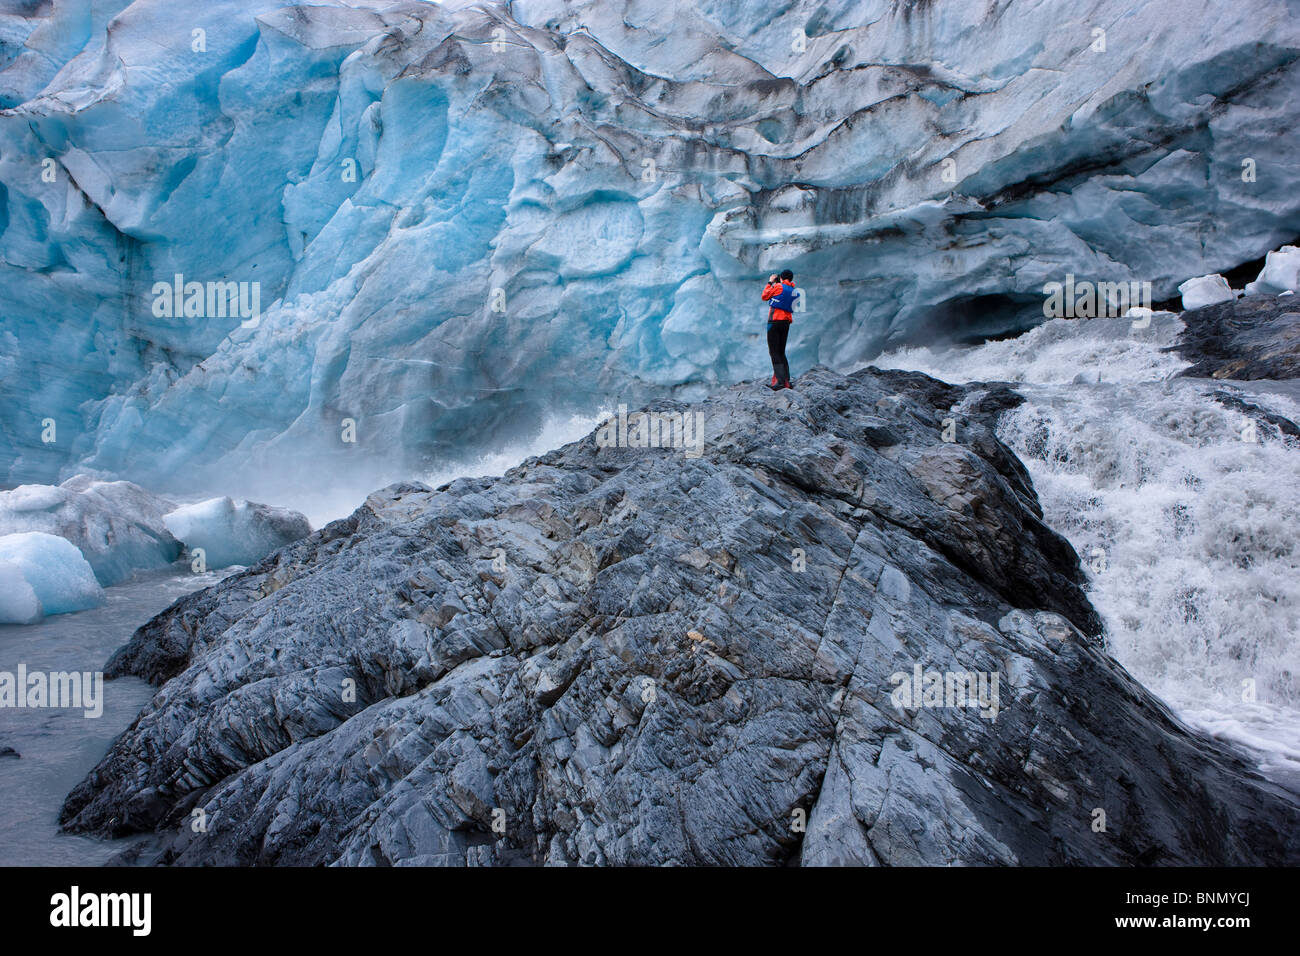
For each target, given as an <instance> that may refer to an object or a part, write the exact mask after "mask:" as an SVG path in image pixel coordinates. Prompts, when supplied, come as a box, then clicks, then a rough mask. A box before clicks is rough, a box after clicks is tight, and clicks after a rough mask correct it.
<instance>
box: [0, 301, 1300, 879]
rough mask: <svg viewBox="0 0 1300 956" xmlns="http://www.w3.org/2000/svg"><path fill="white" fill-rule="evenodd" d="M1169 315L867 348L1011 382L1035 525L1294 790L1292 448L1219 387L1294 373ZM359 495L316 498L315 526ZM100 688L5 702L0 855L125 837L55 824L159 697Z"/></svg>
mask: <svg viewBox="0 0 1300 956" xmlns="http://www.w3.org/2000/svg"><path fill="white" fill-rule="evenodd" d="M1180 328H1181V322H1180V321H1179V320H1178V319H1177V318H1175V317H1172V316H1165V315H1157V316H1156V318H1155V320H1154V321H1153V322H1152V323H1151V325H1150V326H1149V327H1148V328H1144V329H1134V328H1133V327H1132V325H1131V323H1130V322H1129V321H1128V320H1124V319H1092V320H1074V321H1070V320H1053V321H1050V322H1047V323H1045V324H1044V325H1042V326H1039V327H1038V328H1036V329H1034V330H1033V331H1031V332H1029V333H1026V334H1025V335H1023V336H1020V337H1019V338H1017V339H1012V340H1006V341H1000V342H990V343H987V344H984V345H980V346H975V347H968V348H961V349H952V350H941V349H928V348H916V349H905V350H901V351H897V352H892V353H889V354H886V355H883V356H881V357H879V358H878V359H876V360H875V361H874V362H872V363H871V364H873V365H876V366H878V367H881V368H904V369H915V370H918V371H923V372H926V373H928V374H930V375H934V376H935V377H937V378H940V379H944V380H945V381H950V382H970V381H1005V382H1011V383H1014V384H1015V387H1016V389H1017V390H1018V391H1019V392H1020V393H1021V394H1022V395H1023V396H1024V397H1025V399H1026V402H1025V403H1024V404H1023V405H1021V406H1020V407H1019V408H1016V409H1014V410H1012V411H1010V412H1008V413H1006V414H1005V415H1004V416H1003V418H1002V420H1001V423H1000V426H999V436H1000V437H1001V438H1002V440H1003V441H1004V442H1006V443H1007V444H1008V445H1009V446H1010V447H1011V448H1012V450H1013V451H1015V452H1016V454H1017V455H1019V456H1020V458H1021V460H1022V461H1023V462H1024V463H1025V465H1026V467H1027V468H1028V469H1029V471H1030V474H1031V475H1032V477H1033V481H1034V487H1035V489H1036V490H1037V492H1038V496H1039V499H1040V501H1041V503H1042V506H1043V511H1044V515H1045V518H1046V520H1047V523H1048V524H1049V525H1051V526H1052V527H1053V528H1055V529H1056V530H1057V531H1059V532H1060V533H1062V534H1063V535H1065V536H1066V538H1068V539H1069V540H1070V542H1071V543H1072V544H1073V545H1074V547H1075V549H1076V550H1077V551H1078V552H1079V555H1080V558H1081V559H1082V562H1083V566H1084V569H1085V573H1086V574H1087V576H1088V578H1089V597H1090V599H1091V600H1092V602H1093V604H1094V606H1095V607H1096V608H1097V610H1098V612H1099V613H1100V614H1101V615H1102V617H1103V619H1104V620H1105V623H1106V630H1107V635H1106V639H1107V642H1108V646H1109V649H1110V652H1111V654H1112V655H1113V656H1114V657H1115V658H1116V659H1117V660H1118V661H1119V662H1120V663H1121V664H1123V665H1124V667H1125V668H1126V669H1127V670H1128V671H1129V672H1130V673H1131V674H1132V675H1133V676H1134V677H1136V678H1137V679H1138V680H1139V681H1141V682H1142V683H1143V684H1145V685H1146V686H1147V687H1148V688H1150V689H1151V690H1152V691H1153V692H1155V693H1156V694H1158V695H1159V696H1160V697H1161V698H1162V699H1164V700H1165V701H1166V703H1168V704H1169V706H1170V707H1171V708H1172V709H1173V711H1174V712H1175V713H1176V714H1177V715H1178V717H1179V718H1180V719H1182V720H1183V721H1184V722H1185V723H1187V724H1188V725H1190V726H1192V727H1194V728H1196V729H1198V730H1200V731H1202V732H1204V733H1208V734H1211V735H1213V736H1215V737H1218V738H1220V739H1222V740H1225V741H1228V742H1231V743H1233V744H1234V745H1235V746H1237V747H1238V748H1239V749H1240V750H1242V751H1243V752H1244V753H1246V754H1247V755H1248V756H1249V757H1251V758H1252V759H1253V760H1254V761H1255V763H1256V764H1257V766H1258V767H1259V769H1260V771H1261V772H1262V773H1264V774H1265V775H1266V776H1268V777H1270V778H1272V779H1274V780H1276V781H1277V782H1279V783H1281V784H1283V785H1285V786H1288V787H1290V788H1291V789H1293V790H1297V791H1300V640H1298V639H1297V637H1298V635H1300V610H1298V608H1300V601H1297V598H1300V573H1298V572H1300V567H1298V565H1300V447H1297V446H1296V444H1295V443H1294V442H1292V443H1290V444H1288V443H1286V442H1284V441H1282V440H1280V439H1278V438H1277V436H1276V435H1274V434H1271V433H1269V432H1267V430H1263V429H1259V428H1252V427H1251V426H1250V421H1249V420H1248V419H1247V418H1246V417H1245V415H1244V414H1243V413H1242V412H1241V411H1240V410H1239V407H1234V406H1233V405H1232V403H1231V402H1229V403H1228V404H1225V403H1224V402H1223V401H1222V400H1221V397H1222V394H1223V393H1224V392H1229V393H1231V394H1232V395H1233V396H1234V397H1235V398H1236V399H1238V400H1240V401H1245V402H1248V403H1250V404H1253V405H1255V406H1257V407H1259V408H1261V409H1264V410H1266V411H1268V412H1271V413H1274V414H1279V415H1283V416H1285V417H1287V418H1290V419H1292V420H1293V421H1297V422H1300V386H1297V385H1296V384H1295V383H1289V382H1287V383H1278V382H1227V383H1224V382H1209V381H1204V380H1198V379H1181V378H1177V377H1175V376H1176V375H1177V373H1178V372H1179V371H1180V370H1181V369H1182V368H1184V367H1185V363H1183V362H1182V361H1180V360H1179V359H1177V358H1176V357H1175V356H1173V355H1172V354H1171V353H1168V352H1165V351H1163V349H1164V348H1165V347H1167V346H1168V345H1170V344H1171V343H1172V342H1173V340H1174V338H1175V337H1176V335H1177V332H1178V331H1179V329H1180ZM796 388H797V383H796ZM1216 393H1218V394H1219V397H1216ZM604 411H607V410H603V411H602V413H598V414H597V415H594V416H592V417H591V418H572V419H566V420H564V421H556V422H553V423H551V424H550V425H548V427H547V429H546V430H545V431H544V433H543V434H542V435H539V436H538V437H537V439H535V440H534V441H532V442H529V443H527V445H526V446H520V447H518V448H514V449H507V450H503V451H502V452H501V453H499V454H497V455H494V456H490V457H488V458H483V459H479V460H477V461H474V462H470V463H467V464H466V465H465V466H462V467H457V468H454V469H448V470H447V471H446V472H444V473H439V474H437V475H428V476H425V477H424V480H425V481H426V482H427V483H429V484H434V485H436V484H439V483H441V482H443V481H448V480H451V479H452V478H454V477H458V476H460V475H469V474H500V473H502V472H504V471H505V470H507V469H508V468H510V467H512V466H513V465H515V464H518V463H519V462H520V461H522V460H523V459H524V458H526V457H528V456H530V455H534V454H539V453H541V452H543V451H546V450H548V449H549V448H552V447H556V446H558V445H561V444H563V443H565V442H567V441H572V440H574V439H576V438H579V437H581V436H582V435H585V434H587V433H589V432H590V431H591V430H592V429H593V428H595V427H596V425H597V424H598V423H599V421H600V419H601V417H602V414H603V412H604ZM954 418H955V420H956V421H957V422H958V423H959V422H960V418H961V409H960V408H958V409H954ZM1250 439H1254V440H1250ZM957 440H958V441H960V430H959V426H958V435H957ZM705 453H706V454H707V449H706V451H705ZM358 504H360V501H359V500H348V501H346V502H343V501H342V500H340V502H339V503H338V504H337V506H336V507H334V508H331V509H329V513H325V512H322V511H320V510H315V513H313V514H312V515H311V517H312V521H313V525H314V526H317V527H319V526H320V524H321V523H323V521H325V520H328V519H331V518H335V517H340V516H341V515H342V514H346V513H347V512H349V511H351V509H352V508H354V507H355V506H356V505H358ZM228 573H230V571H229V570H227V571H222V572H213V573H208V574H206V575H194V574H189V573H176V572H173V571H168V572H162V573H156V574H150V575H140V576H137V577H136V578H134V579H132V580H131V581H129V582H127V583H125V584H122V585H118V586H115V587H111V588H108V589H106V591H105V594H106V597H107V602H106V604H105V605H103V606H102V607H99V608H95V609H93V610H89V611H83V612H80V613H77V614H64V615H58V616H54V617H50V618H47V619H45V620H44V621H42V622H41V623H39V624H34V625H27V626H13V625H10V626H0V670H9V671H14V670H16V668H17V665H18V664H20V663H22V664H25V665H26V667H27V669H28V670H29V671H35V670H51V671H52V670H83V671H98V670H100V669H102V667H103V665H104V663H105V661H106V660H107V659H108V657H109V656H110V655H111V654H112V652H113V651H114V650H115V649H116V648H117V647H119V646H120V645H121V644H123V643H124V642H125V641H126V640H128V639H129V638H130V636H131V634H132V632H133V631H134V630H135V628H137V627H139V626H140V625H141V624H143V623H145V622H146V621H147V620H149V619H150V618H151V617H152V616H153V615H154V614H157V613H158V612H159V611H161V610H163V609H164V608H165V607H167V606H168V605H169V604H171V603H172V601H174V600H175V599H176V598H178V597H180V596H182V595H184V594H186V593H188V592H190V591H193V590H196V589H198V588H201V587H206V586H208V585H210V584H213V583H215V582H216V581H218V580H220V578H221V577H222V576H223V575H224V574H228ZM104 686H105V690H104V712H103V715H102V716H100V717H98V718H87V717H84V716H83V715H82V712H81V711H78V710H55V709H47V710H41V711H32V710H12V709H0V749H3V748H4V747H12V748H13V749H14V750H16V751H18V753H19V754H20V755H21V756H19V757H17V758H15V757H12V756H10V757H0V808H2V809H3V813H0V865H15V864H28V865H31V864H35V865H49V864H67V865H77V864H79V865H88V864H89V865H94V864H100V863H104V862H106V861H108V860H109V859H110V858H112V857H113V856H114V855H116V854H117V853H119V852H120V851H122V850H123V849H125V848H127V847H128V846H130V844H131V843H132V840H131V839H125V840H114V841H102V840H97V839H92V838H88V837H82V836H73V835H68V834H62V833H60V832H59V831H58V812H59V808H60V807H61V806H62V803H63V800H64V798H65V796H66V795H67V794H68V792H69V791H70V790H71V789H72V788H73V787H74V786H76V784H77V783H79V782H80V781H81V779H82V778H83V777H84V776H85V774H86V773H87V772H88V771H89V770H90V769H91V768H92V767H93V766H94V765H95V763H96V762H97V761H98V760H99V759H100V758H101V757H102V756H103V755H104V753H105V752H106V751H107V749H108V746H109V744H110V742H111V741H112V740H113V738H114V737H116V736H117V735H118V734H119V733H121V732H122V731H123V730H124V729H125V728H126V727H127V726H128V725H129V724H130V723H131V721H132V720H133V719H134V718H135V715H136V714H137V713H138V712H139V710H140V709H141V708H142V707H143V706H144V705H145V704H146V703H148V701H149V699H150V698H151V696H152V695H153V693H154V688H152V687H150V686H149V685H147V684H145V683H144V682H143V681H140V680H137V679H134V678H124V679H118V680H114V681H110V682H108V683H106V684H105V685H104Z"/></svg>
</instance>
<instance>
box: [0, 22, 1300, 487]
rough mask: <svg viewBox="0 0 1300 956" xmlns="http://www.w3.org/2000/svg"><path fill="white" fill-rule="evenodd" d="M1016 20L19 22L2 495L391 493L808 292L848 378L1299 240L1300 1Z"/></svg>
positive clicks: (720, 370) (801, 344) (4, 78)
mask: <svg viewBox="0 0 1300 956" xmlns="http://www.w3.org/2000/svg"><path fill="white" fill-rule="evenodd" d="M1001 9H1002V8H1001V7H996V6H995V7H988V8H987V9H986V5H981V4H944V5H940V4H919V3H907V4H901V3H895V2H891V0H864V2H850V0H829V2H813V0H795V2H791V3H784V2H783V3H776V2H774V0H748V2H740V3H732V2H728V3H721V2H716V0H704V2H694V0H692V2H686V0H598V2H597V0H587V2H583V0H578V2H560V0H517V2H514V3H510V4H498V3H483V4H470V3H465V2H462V0H451V2H448V3H446V4H443V5H441V6H439V5H433V4H424V3H412V2H383V0H351V2H343V0H329V2H321V3H313V4H309V5H297V6H292V5H289V6H286V5H284V0H204V2H203V3H198V2H191V0H184V2H178V0H136V2H134V3H129V4H128V3H125V2H99V3H58V4H52V5H51V4H44V5H35V6H32V7H30V8H29V9H26V11H25V12H20V13H18V14H10V15H6V16H3V17H0V106H2V107H4V108H3V109H0V287H3V289H4V298H3V301H2V303H0V407H3V408H4V409H5V413H4V416H3V419H2V420H0V464H3V466H4V468H5V475H4V476H3V477H4V478H5V479H7V480H8V481H9V482H10V483H16V482H33V481H39V482H54V481H58V480H60V479H62V478H65V477H67V476H69V475H71V474H74V473H77V472H86V473H89V474H93V475H97V476H100V477H109V478H112V477H122V476H129V477H131V478H132V480H134V481H138V482H141V483H142V484H144V485H145V486H146V487H149V488H151V489H155V490H157V491H160V492H164V493H168V494H172V495H174V496H176V497H182V498H187V499H192V498H195V497H198V496H201V495H203V494H212V493H220V494H236V493H237V494H241V495H245V496H251V495H256V496H258V497H262V498H263V499H265V500H283V499H282V494H283V492H284V489H286V488H290V487H291V488H294V489H295V493H296V494H304V495H310V494H311V493H312V489H313V488H320V487H321V486H324V485H329V486H345V485H350V486H352V487H355V488H358V489H369V488H373V487H374V486H375V485H377V484H379V483H381V482H385V481H388V480H394V479H398V478H407V477H412V476H418V475H427V474H429V473H432V472H437V471H439V470H440V469H443V468H445V467H446V466H447V465H448V463H449V462H451V461H453V460H455V459H458V458H461V457H464V456H467V455H476V454H482V453H486V452H490V451H492V450H493V449H496V448H500V447H502V446H503V445H505V444H506V443H507V442H510V441H519V440H526V439H528V438H531V437H532V436H535V435H536V434H537V433H539V431H541V430H542V429H543V428H544V427H546V426H547V425H548V423H549V422H551V421H552V420H553V419H554V418H555V417H557V416H558V417H560V418H564V417H565V416H568V415H573V414H582V415H592V414H595V413H596V412H597V410H598V409H599V408H601V407H611V406H614V405H617V404H618V403H620V402H629V403H635V402H637V401H638V400H640V399H643V398H647V397H650V396H651V395H652V394H663V393H675V394H677V395H679V396H681V397H685V398H690V397H691V396H693V395H695V394H698V393H699V392H701V391H703V390H705V389H707V388H710V387H712V386H714V385H716V384H719V383H724V382H731V381H736V380H740V379H745V378H753V377H755V376H756V375H761V374H762V373H763V370H764V367H765V363H766V355H765V350H764V344H763V341H762V331H763V314H764V310H763V307H762V304H761V303H760V302H759V301H758V299H757V291H756V285H755V280H757V279H759V278H761V277H763V276H765V275H766V274H767V273H768V272H769V271H771V270H772V269H774V268H778V267H784V266H789V267H791V268H792V269H794V270H795V272H796V273H797V274H798V277H799V281H800V284H801V286H802V288H803V289H804V292H805V297H806V304H807V311H806V312H804V313H801V314H799V315H797V316H796V323H795V327H794V332H793V336H792V340H791V359H792V361H793V363H794V365H795V367H796V369H798V368H800V367H803V368H806V367H807V366H808V365H810V364H811V363H814V362H822V363H826V364H830V365H833V366H836V367H840V368H845V367H848V366H851V365H853V364H855V363H859V362H862V361H866V360H870V359H871V358H872V357H873V356H875V355H876V354H878V353H879V352H880V351H881V350H882V349H884V348H896V347H899V346H902V345H906V344H909V343H927V342H932V341H935V340H938V339H942V338H959V339H960V338H968V337H972V336H979V335H982V334H987V333H992V332H1000V331H1004V330H1006V329H1008V328H1018V327H1024V326H1026V325H1028V324H1031V323H1032V322H1034V321H1037V320H1041V311H1040V310H1039V306H1040V305H1041V290H1042V286H1043V285H1044V283H1045V282H1047V281H1057V280H1060V279H1061V278H1063V277H1064V275H1065V274H1066V273H1067V272H1069V273H1074V274H1076V275H1079V276H1091V277H1093V278H1094V279H1105V280H1108V281H1116V282H1127V281H1130V280H1138V281H1150V282H1152V283H1153V288H1154V290H1155V297H1156V299H1157V300H1160V299H1167V298H1171V297H1173V296H1174V295H1176V288H1177V286H1178V284H1179V283H1181V282H1183V281H1184V280H1186V279H1187V278H1189V277H1191V276H1199V275H1205V274H1209V273H1214V272H1218V271H1224V270H1227V269H1230V268H1233V267H1235V266H1238V265H1240V264H1241V263H1243V262H1247V261H1250V260H1253V259H1255V258H1258V257H1260V256H1262V255H1263V254H1264V253H1265V252H1266V251H1268V250H1270V249H1275V248H1277V247H1278V246H1279V245H1281V244H1282V243H1283V242H1287V241H1291V240H1293V239H1295V237H1296V236H1297V235H1300V161H1298V160H1297V158H1296V157H1297V156H1300V149H1298V148H1297V147H1300V132H1298V131H1297V126H1296V124H1295V123H1294V122H1292V121H1291V117H1290V112H1291V109H1292V104H1294V102H1296V99H1297V95H1298V94H1300V56H1298V55H1297V52H1298V51H1300V21H1297V18H1296V17H1295V15H1294V5H1293V4H1292V3H1288V2H1286V0H1257V2H1253V3H1250V4H1239V3H1223V2H1215V0H1185V2H1181V3H1177V4H1173V3H1169V2H1164V0H1088V2H1084V3H1077V2H1072V0H1071V2H1067V0H1050V2H1042V3H1038V4H1032V5H1025V6H1023V7H1022V8H1019V9H1018V10H1017V11H1016V13H1015V15H1014V16H1011V15H1007V16H1003V15H1002V14H1001V13H1000V12H999V11H1000V10H1001ZM1174 14H1176V15H1174ZM1189 22H1195V23H1198V24H1200V25H1201V28H1200V29H1198V30H1196V31H1189V30H1187V29H1186V24H1187V23H1189ZM177 276H180V277H182V278H181V279H180V280H179V281H180V282H181V286H182V292H183V293H184V292H185V287H186V286H185V284H186V283H198V284H199V285H200V287H201V290H202V293H203V294H202V295H200V296H189V295H183V296H182V299H183V301H182V308H181V309H180V310H179V314H177V312H178V310H176V309H175V308H171V307H169V305H170V304H172V303H173V302H174V299H173V298H172V296H171V293H170V292H168V291H166V290H168V289H170V288H171V286H172V284H173V283H175V282H176V281H177V279H176V277H177ZM227 282H229V283H244V284H245V287H246V288H251V287H252V286H251V284H252V283H256V284H257V285H256V289H257V294H258V296H259V302H258V310H257V311H258V314H257V315H256V316H255V317H251V318H250V317H249V316H246V315H244V314H241V313H239V311H238V310H237V309H235V310H233V314H232V310H231V309H229V308H226V309H222V308H220V306H223V305H228V304H229V303H227V302H225V301H224V300H222V299H221V295H220V293H221V287H217V289H216V291H215V292H214V291H213V289H214V287H215V286H217V284H218V283H227ZM160 288H161V289H162V290H164V291H162V292H159V291H158V290H159V289H160ZM219 300H220V301H219ZM187 303H188V304H189V306H191V307H189V308H187ZM245 304H251V303H250V302H248V301H247V300H245ZM187 312H188V313H189V314H187ZM1035 316H1036V317H1037V318H1035Z"/></svg>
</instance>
